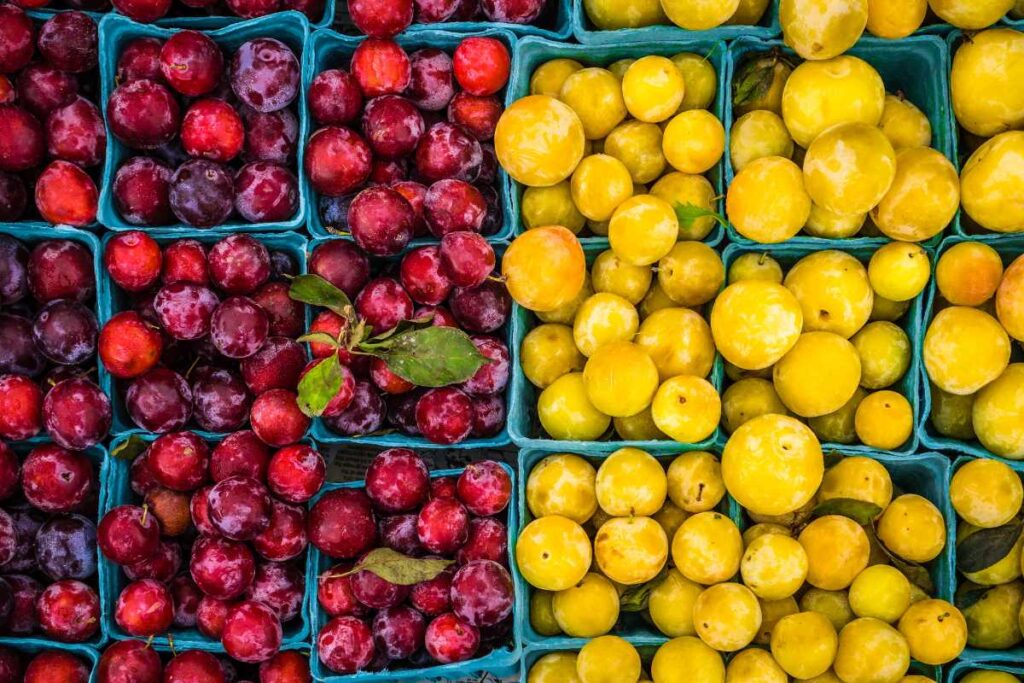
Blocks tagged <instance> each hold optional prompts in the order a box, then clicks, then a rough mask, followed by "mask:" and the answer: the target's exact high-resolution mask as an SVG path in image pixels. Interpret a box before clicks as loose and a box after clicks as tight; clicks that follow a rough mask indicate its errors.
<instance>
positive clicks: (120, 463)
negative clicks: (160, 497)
mask: <svg viewBox="0 0 1024 683" xmlns="http://www.w3.org/2000/svg"><path fill="white" fill-rule="evenodd" d="M197 433H198V432H197ZM159 436H160V435H159V434H148V433H145V432H135V433H131V434H122V435H121V436H118V437H116V438H115V439H114V440H113V441H111V443H110V453H111V455H110V456H109V457H108V458H107V463H108V466H107V468H106V481H105V486H104V496H103V501H102V506H101V509H100V517H101V518H102V516H103V515H104V514H106V513H107V512H109V511H110V510H112V509H114V508H116V507H118V506H119V505H130V504H139V505H141V504H142V499H141V498H140V497H139V496H137V495H136V494H135V492H134V491H132V486H131V464H132V460H131V459H130V458H127V459H126V458H123V457H118V456H117V455H113V454H114V453H117V452H119V451H120V450H121V449H125V448H126V447H128V448H129V452H130V449H131V448H132V447H134V446H136V445H137V444H138V440H140V439H141V441H142V442H144V444H145V446H146V447H148V446H149V444H151V443H153V442H154V441H156V439H157V438H159ZM226 436H227V434H220V435H216V436H213V437H203V441H206V442H207V443H208V444H209V445H210V446H211V448H212V447H213V446H215V445H216V444H217V443H219V442H220V441H222V440H223V439H224V437H226ZM130 441H134V442H135V443H131V444H130V443H129V442H130ZM302 443H305V444H307V445H309V446H312V447H313V448H316V444H315V443H314V442H313V441H312V440H310V439H304V440H303V441H302ZM271 450H273V449H271ZM304 507H306V509H307V510H308V508H309V505H308V504H307V505H305V506H304ZM310 549H311V546H310V547H307V548H306V550H305V551H303V553H302V554H301V555H299V556H298V557H297V558H295V559H293V560H289V562H292V563H295V564H296V565H297V566H299V567H301V565H302V564H303V563H308V562H309V557H310ZM97 552H99V551H97ZM99 557H100V565H99V572H100V586H101V590H102V591H103V592H102V593H101V599H102V600H103V631H104V634H105V635H106V636H107V637H108V638H110V639H111V640H131V639H133V638H135V636H132V635H130V634H128V633H126V632H125V631H124V630H123V629H122V628H121V627H120V626H119V625H118V624H117V622H116V621H115V619H114V608H115V605H116V604H117V601H118V598H119V596H120V595H121V591H122V590H124V588H125V586H127V585H128V584H129V583H131V582H130V581H129V579H128V577H127V576H125V573H124V570H123V569H122V568H121V567H120V566H119V565H117V564H115V563H114V562H112V561H111V560H109V559H107V557H106V556H105V555H104V554H103V553H102V552H99ZM182 560H183V566H182V571H187V570H188V560H189V558H188V556H187V555H184V554H183V556H182ZM310 595H311V594H310V591H309V585H308V584H307V586H306V591H305V595H304V596H303V600H302V609H301V610H299V614H298V616H296V617H295V618H294V619H292V620H291V621H289V622H288V623H286V624H282V627H283V631H284V638H283V639H282V641H281V648H282V649H293V648H296V647H300V646H308V641H309V599H310ZM312 595H313V596H314V599H315V588H314V593H313V594H312ZM153 642H154V643H155V644H157V645H163V646H167V647H173V648H175V649H177V650H179V651H181V650H205V651H208V652H216V653H223V652H224V646H223V645H221V643H220V641H219V640H215V639H213V638H207V637H206V636H205V635H203V634H202V633H200V632H199V631H198V630H197V629H195V628H189V629H182V628H178V627H176V626H172V627H171V628H170V629H169V630H168V631H167V633H165V634H160V635H158V636H155V637H154V639H153Z"/></svg>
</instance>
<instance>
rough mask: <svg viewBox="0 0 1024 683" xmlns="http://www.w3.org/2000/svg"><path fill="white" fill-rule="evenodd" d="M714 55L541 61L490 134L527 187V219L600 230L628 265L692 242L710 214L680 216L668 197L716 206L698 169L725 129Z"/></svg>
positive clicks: (707, 165)
mask: <svg viewBox="0 0 1024 683" xmlns="http://www.w3.org/2000/svg"><path fill="white" fill-rule="evenodd" d="M717 85H718V83H717V74H716V73H715V68H714V66H713V65H712V63H711V62H710V61H709V60H708V59H707V58H705V57H704V56H702V55H698V54H694V53H691V52H684V53H680V54H676V55H674V56H671V57H665V56H660V55H647V56H640V57H639V58H637V59H632V58H631V59H620V60H618V61H616V62H613V63H611V64H609V65H607V68H605V67H600V66H589V67H584V66H583V64H581V63H579V62H577V61H575V60H572V59H554V60H552V61H549V62H546V63H544V64H542V65H540V66H539V67H538V68H537V69H536V70H535V71H534V73H533V74H532V76H531V78H530V93H531V94H530V95H529V96H527V97H524V98H523V99H521V100H519V101H517V102H515V103H514V104H512V105H511V106H510V107H509V108H508V109H507V110H506V111H505V112H504V114H503V115H502V117H501V119H500V120H499V122H498V126H497V130H496V132H495V150H496V153H497V155H498V159H499V161H500V162H501V164H502V166H504V168H505V170H507V171H508V173H509V175H511V176H512V177H513V178H514V179H515V180H517V181H518V182H520V183H522V184H523V185H525V186H526V189H525V190H524V192H523V195H522V201H521V219H522V223H523V226H524V227H525V228H537V227H544V226H549V225H559V226H563V227H565V228H568V229H569V230H570V231H572V232H573V233H576V234H580V233H583V234H592V235H601V236H605V235H607V236H608V237H609V239H610V240H611V242H612V245H613V247H614V248H615V249H616V251H617V252H618V253H619V254H620V256H622V258H624V259H627V260H628V261H629V262H630V263H633V264H635V265H649V264H651V263H654V262H655V261H657V260H658V259H659V258H661V257H662V256H664V255H665V254H666V253H667V252H668V250H669V249H671V247H672V245H673V244H675V242H676V241H677V240H680V239H689V240H700V239H703V238H704V237H706V236H707V235H708V233H710V232H711V230H712V228H713V227H714V226H715V218H714V216H713V215H699V216H694V217H692V218H690V219H687V220H684V221H682V222H680V221H679V220H678V219H677V217H676V213H675V206H676V205H677V204H680V205H684V206H685V205H691V206H692V207H695V208H696V209H699V210H701V211H703V212H708V213H712V212H713V211H714V206H715V202H716V201H717V199H716V197H715V194H716V193H715V189H714V188H713V187H712V185H711V183H710V182H709V181H708V179H707V178H705V177H704V175H703V174H704V173H706V172H708V171H709V170H710V169H712V168H713V167H714V166H715V165H717V164H718V162H719V160H720V159H721V158H722V154H723V152H724V149H725V129H724V128H723V126H722V123H721V122H720V121H719V120H718V118H717V117H716V116H715V115H714V114H712V113H711V112H709V111H708V108H709V107H710V106H711V105H712V104H713V103H714V101H715V94H716V92H717Z"/></svg>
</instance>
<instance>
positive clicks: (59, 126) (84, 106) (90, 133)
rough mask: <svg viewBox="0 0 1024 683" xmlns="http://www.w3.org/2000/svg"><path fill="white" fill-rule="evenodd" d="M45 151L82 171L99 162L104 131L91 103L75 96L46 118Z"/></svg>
mask: <svg viewBox="0 0 1024 683" xmlns="http://www.w3.org/2000/svg"><path fill="white" fill-rule="evenodd" d="M46 138H47V141H48V143H47V152H48V153H49V154H50V156H51V157H55V158H58V159H64V160H65V161H70V162H72V163H75V164H78V165H79V166H82V167H84V168H88V167H90V166H95V165H96V164H98V163H99V162H100V161H101V160H102V159H103V152H104V148H105V147H106V142H107V131H106V129H105V128H104V127H103V117H102V116H101V115H100V110H99V109H98V108H97V107H96V105H95V104H93V103H92V102H90V101H89V100H87V99H85V98H84V97H78V98H76V99H74V100H72V101H71V102H70V103H69V104H66V105H64V106H63V107H60V108H58V109H54V110H53V111H52V112H51V113H50V115H49V116H48V117H47V119H46Z"/></svg>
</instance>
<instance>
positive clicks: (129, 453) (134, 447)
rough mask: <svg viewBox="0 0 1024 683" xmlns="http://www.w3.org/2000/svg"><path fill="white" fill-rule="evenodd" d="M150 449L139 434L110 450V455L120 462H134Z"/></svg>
mask: <svg viewBox="0 0 1024 683" xmlns="http://www.w3.org/2000/svg"><path fill="white" fill-rule="evenodd" d="M147 448H149V443H147V442H146V440H145V439H143V438H142V437H141V436H139V435H138V434H132V435H131V436H129V437H128V438H127V439H125V440H124V441H122V442H121V443H119V444H118V445H116V446H114V447H113V448H111V449H110V455H111V456H112V457H114V458H117V459H118V460H134V459H135V458H137V457H138V456H140V455H142V453H143V452H144V451H145V450H146V449H147Z"/></svg>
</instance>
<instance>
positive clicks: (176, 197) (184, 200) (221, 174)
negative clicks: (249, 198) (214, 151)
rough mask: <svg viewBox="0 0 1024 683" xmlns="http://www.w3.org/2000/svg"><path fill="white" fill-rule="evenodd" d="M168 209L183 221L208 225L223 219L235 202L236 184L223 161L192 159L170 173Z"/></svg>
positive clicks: (202, 226)
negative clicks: (169, 207) (172, 173)
mask: <svg viewBox="0 0 1024 683" xmlns="http://www.w3.org/2000/svg"><path fill="white" fill-rule="evenodd" d="M168 199H169V201H170V204H171V211H172V212H174V215H175V216H177V217H178V220H180V221H181V222H183V223H187V224H189V225H193V226H196V227H198V228H209V227H213V226H214V225H219V224H221V223H223V222H224V221H226V220H227V219H228V217H229V216H230V215H231V212H232V210H233V208H234V205H235V183H234V181H233V180H232V178H231V172H230V170H229V169H228V168H227V167H226V166H224V165H223V164H218V163H216V162H213V161H207V160H206V159H192V160H191V161H186V162H185V163H184V164H182V165H181V166H179V167H178V170H177V171H175V172H174V175H173V176H171V183H170V187H169V190H168Z"/></svg>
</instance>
